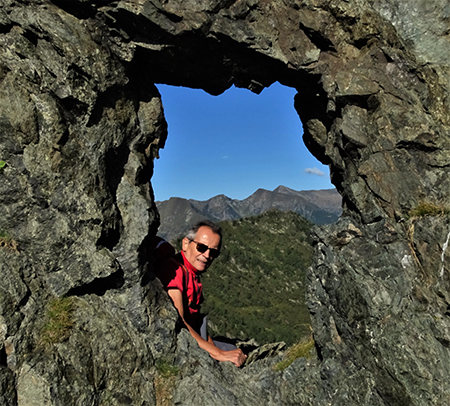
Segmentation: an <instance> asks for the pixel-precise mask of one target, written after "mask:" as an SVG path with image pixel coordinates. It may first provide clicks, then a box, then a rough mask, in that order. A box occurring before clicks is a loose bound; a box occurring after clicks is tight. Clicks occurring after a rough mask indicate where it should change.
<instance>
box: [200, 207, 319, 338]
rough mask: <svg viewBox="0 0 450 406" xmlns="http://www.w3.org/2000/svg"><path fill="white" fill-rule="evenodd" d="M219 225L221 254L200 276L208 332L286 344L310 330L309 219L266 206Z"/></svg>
mask: <svg viewBox="0 0 450 406" xmlns="http://www.w3.org/2000/svg"><path fill="white" fill-rule="evenodd" d="M221 226H222V228H223V233H224V245H223V248H222V251H223V253H222V255H221V256H220V257H219V258H218V259H217V260H216V261H215V262H214V264H213V265H212V266H211V268H210V269H209V270H208V272H207V273H206V274H205V275H204V276H203V277H202V282H203V285H204V292H205V304H204V310H205V311H206V312H207V313H208V314H209V320H210V324H211V327H213V328H212V330H213V331H211V333H212V335H214V334H215V335H229V336H232V337H239V338H241V339H246V338H255V339H256V341H258V342H259V343H260V344H263V343H266V342H274V341H285V342H286V343H287V344H288V345H290V344H293V343H294V342H298V340H299V339H300V338H301V337H302V336H305V335H308V334H309V333H310V329H309V312H308V310H307V308H306V304H305V285H304V282H305V273H306V269H307V267H308V266H309V265H310V264H311V261H312V248H311V244H310V240H309V234H310V229H311V226H312V224H311V223H309V222H308V221H307V220H305V219H304V218H302V217H301V216H299V215H298V214H295V213H293V212H287V213H284V212H280V211H278V210H270V211H268V212H266V213H264V214H261V215H259V216H255V217H251V218H246V219H240V220H235V221H231V222H230V221H226V222H222V223H221Z"/></svg>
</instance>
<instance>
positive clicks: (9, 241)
mask: <svg viewBox="0 0 450 406" xmlns="http://www.w3.org/2000/svg"><path fill="white" fill-rule="evenodd" d="M0 248H6V249H9V250H11V251H16V252H17V251H18V244H17V242H16V241H15V240H14V239H13V238H12V237H11V236H10V234H9V233H8V232H7V231H5V230H0Z"/></svg>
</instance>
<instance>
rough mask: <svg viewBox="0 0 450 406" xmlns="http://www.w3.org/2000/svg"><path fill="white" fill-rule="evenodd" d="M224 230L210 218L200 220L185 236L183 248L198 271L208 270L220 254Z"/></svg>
mask: <svg viewBox="0 0 450 406" xmlns="http://www.w3.org/2000/svg"><path fill="white" fill-rule="evenodd" d="M221 245H222V230H221V228H220V227H219V226H218V225H217V224H214V223H213V222H211V221H209V220H202V221H199V222H198V223H197V224H195V225H194V226H192V227H191V228H190V229H189V230H188V232H187V233H186V237H184V238H183V242H182V250H183V252H184V255H185V257H186V259H187V260H188V261H189V262H190V264H191V265H192V266H193V267H194V268H195V269H197V271H200V272H202V271H206V270H207V269H208V267H209V266H210V265H211V263H212V261H213V260H214V258H216V257H217V256H218V255H219V252H220V247H221Z"/></svg>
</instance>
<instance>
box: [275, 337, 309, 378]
mask: <svg viewBox="0 0 450 406" xmlns="http://www.w3.org/2000/svg"><path fill="white" fill-rule="evenodd" d="M313 349H314V338H313V337H312V334H311V335H310V336H309V337H308V338H305V339H303V340H301V341H300V342H299V343H297V344H294V345H293V346H292V347H290V348H289V350H288V351H287V353H286V355H285V357H286V359H284V360H283V361H280V362H278V363H277V364H275V365H274V366H273V369H274V370H275V371H283V370H285V369H286V368H287V367H288V366H289V365H291V364H292V363H293V362H294V361H295V360H296V359H297V358H311V357H312V356H313V351H312V350H313Z"/></svg>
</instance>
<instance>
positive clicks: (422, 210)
mask: <svg viewBox="0 0 450 406" xmlns="http://www.w3.org/2000/svg"><path fill="white" fill-rule="evenodd" d="M408 214H409V217H427V216H446V215H449V214H450V209H449V208H448V207H444V206H442V205H436V204H434V203H429V202H421V203H419V204H418V205H417V207H415V208H414V209H412V210H410V211H409V213H408Z"/></svg>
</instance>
